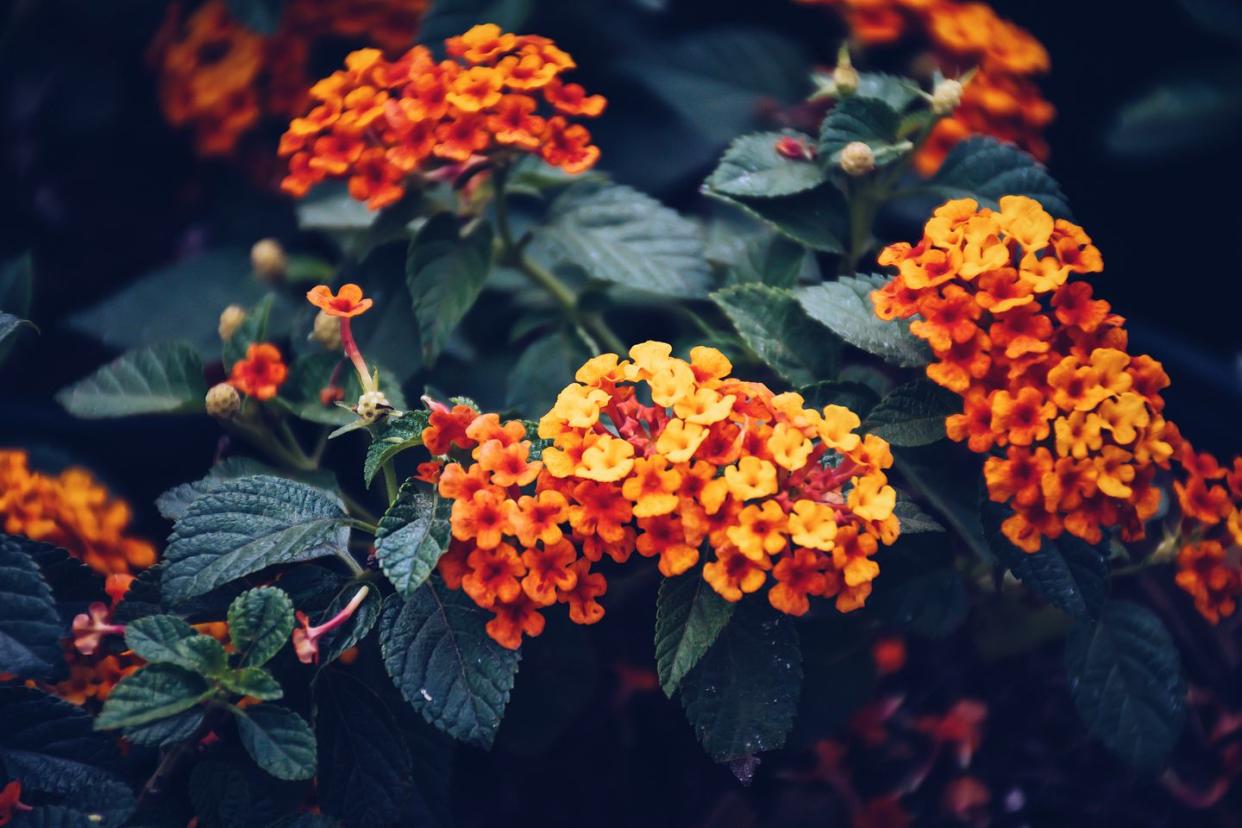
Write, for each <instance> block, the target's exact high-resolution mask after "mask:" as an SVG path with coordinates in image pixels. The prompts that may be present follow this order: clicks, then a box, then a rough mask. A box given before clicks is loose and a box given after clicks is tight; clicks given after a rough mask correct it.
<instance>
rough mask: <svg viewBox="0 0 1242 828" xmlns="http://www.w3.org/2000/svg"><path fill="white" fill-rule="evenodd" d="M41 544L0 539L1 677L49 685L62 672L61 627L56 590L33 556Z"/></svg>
mask: <svg viewBox="0 0 1242 828" xmlns="http://www.w3.org/2000/svg"><path fill="white" fill-rule="evenodd" d="M37 546H41V544H37V543H35V542H34V541H31V540H28V539H27V538H23V537H19V536H17V535H0V671H2V672H5V673H11V674H13V675H15V676H18V677H20V678H42V679H50V678H52V677H53V676H54V675H55V674H56V673H58V672H60V669H61V666H62V664H63V661H64V655H63V653H62V651H61V648H60V638H61V635H62V633H63V627H62V625H61V622H60V615H59V614H58V613H57V612H56V599H55V598H54V597H53V596H52V589H51V587H49V586H48V584H47V581H46V580H44V578H43V575H42V574H40V572H39V567H38V566H37V565H36V564H35V561H34V559H33V558H32V557H31V553H30V551H29V550H32V549H34V548H35V547H37Z"/></svg>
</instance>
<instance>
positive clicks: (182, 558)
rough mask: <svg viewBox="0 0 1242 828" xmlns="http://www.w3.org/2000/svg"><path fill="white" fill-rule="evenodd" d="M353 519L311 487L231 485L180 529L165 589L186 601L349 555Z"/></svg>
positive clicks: (269, 482) (249, 481)
mask: <svg viewBox="0 0 1242 828" xmlns="http://www.w3.org/2000/svg"><path fill="white" fill-rule="evenodd" d="M348 519H349V516H348V515H347V514H346V513H345V508H344V506H343V505H342V504H341V501H340V500H339V499H338V498H337V497H335V496H333V495H331V494H329V493H327V492H324V491H323V490H322V489H316V488H314V487H312V486H307V485H306V484H305V483H297V482H295V481H292V480H286V479H284V478H280V477H271V476H268V475H254V476H253V477H242V478H239V479H237V480H230V481H227V482H225V483H223V484H221V485H220V486H219V487H218V488H216V489H215V490H214V491H211V492H209V493H208V494H205V495H203V496H202V497H200V498H199V499H198V500H196V501H194V503H193V504H191V506H190V508H189V510H188V511H187V512H186V515H185V517H183V518H181V519H180V520H178V521H177V522H176V525H175V526H174V528H173V534H172V537H171V538H170V539H169V544H168V547H167V549H165V552H164V559H165V567H166V568H165V570H164V573H163V576H162V578H161V580H160V586H161V589H162V591H163V593H164V596H165V598H167V599H168V600H170V601H174V602H175V601H183V600H185V599H187V598H193V597H194V596H196V595H201V594H202V593H204V592H208V591H209V590H212V589H215V588H216V587H218V586H221V585H223V584H226V583H229V582H230V581H235V580H237V579H238V578H244V577H245V576H247V575H250V574H252V573H254V572H258V571H260V570H262V569H266V568H267V567H269V566H273V565H275V564H283V563H296V562H298V561H308V560H312V559H314V558H322V557H325V556H331V555H334V554H342V553H345V552H346V550H347V543H348V540H349V527H348V526H346V525H345V523H346V521H347V520H348Z"/></svg>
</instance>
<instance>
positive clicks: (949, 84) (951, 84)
mask: <svg viewBox="0 0 1242 828" xmlns="http://www.w3.org/2000/svg"><path fill="white" fill-rule="evenodd" d="M961 102H962V83H961V81H956V80H942V81H940V83H938V84H936V88H935V89H933V90H932V98H931V108H932V112H935V113H936V114H937V115H948V114H949V113H951V112H952V111H953V110H955V109H957V105H958V104H960V103H961Z"/></svg>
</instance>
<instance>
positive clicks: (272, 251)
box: [250, 239, 289, 282]
mask: <svg viewBox="0 0 1242 828" xmlns="http://www.w3.org/2000/svg"><path fill="white" fill-rule="evenodd" d="M288 264H289V263H288V261H287V260H286V259H285V249H284V248H283V247H281V246H280V242H278V241H276V240H275V239H260V240H259V241H257V242H255V243H254V247H252V248H250V266H251V267H253V268H254V272H255V275H256V276H258V277H259V278H260V279H262V280H263V281H265V282H274V281H276V280H277V279H279V278H280V277H282V276H284V275H285V268H286V267H288Z"/></svg>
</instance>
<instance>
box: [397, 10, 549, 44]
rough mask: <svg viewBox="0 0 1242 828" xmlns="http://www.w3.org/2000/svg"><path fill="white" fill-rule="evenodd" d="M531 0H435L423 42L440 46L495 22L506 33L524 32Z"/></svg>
mask: <svg viewBox="0 0 1242 828" xmlns="http://www.w3.org/2000/svg"><path fill="white" fill-rule="evenodd" d="M530 12H531V0H433V2H432V4H431V10H430V11H429V12H427V15H426V17H424V18H423V20H422V24H421V26H420V27H419V40H421V41H422V42H423V43H431V44H435V45H437V46H438V45H439V43H440V41H441V40H445V39H446V38H449V37H454V36H456V35H459V34H461V33H462V32H464V31H466V30H467V29H469V28H470V27H471V26H473V25H475V24H477V23H495V24H496V25H497V26H499V27H500V28H501V29H502V30H503V31H506V32H515V31H522V25H523V24H524V23H525V22H526V18H527V16H528V15H529V14H530Z"/></svg>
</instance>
